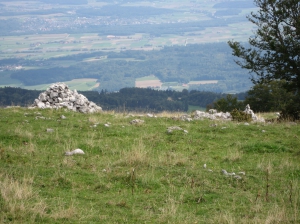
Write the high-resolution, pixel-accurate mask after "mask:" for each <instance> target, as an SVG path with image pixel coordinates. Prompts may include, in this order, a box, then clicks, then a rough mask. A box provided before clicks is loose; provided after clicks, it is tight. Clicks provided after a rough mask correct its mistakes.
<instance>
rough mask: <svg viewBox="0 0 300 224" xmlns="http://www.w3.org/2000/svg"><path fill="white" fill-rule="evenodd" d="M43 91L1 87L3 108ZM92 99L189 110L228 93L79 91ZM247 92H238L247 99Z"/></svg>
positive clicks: (133, 107)
mask: <svg viewBox="0 0 300 224" xmlns="http://www.w3.org/2000/svg"><path fill="white" fill-rule="evenodd" d="M41 92H42V91H36V90H26V89H21V88H13V87H4V88H0V107H5V106H30V105H32V104H33V102H34V100H35V99H37V98H38V96H39V94H40V93H41ZM78 92H79V93H81V94H83V95H84V96H86V97H87V98H88V99H89V100H90V101H93V102H95V103H96V104H98V105H100V106H101V107H102V109H103V110H115V111H139V112H161V111H181V112H183V111H185V112H187V111H188V108H189V106H191V105H192V106H198V107H202V108H206V107H210V106H211V105H212V104H213V102H215V101H216V100H218V99H220V98H224V97H226V95H225V94H220V93H213V92H205V91H196V90H193V91H187V90H183V91H182V92H176V91H157V90H152V89H141V88H123V89H121V90H120V91H119V92H114V93H109V92H106V91H104V90H102V91H101V92H97V91H78ZM246 95H247V94H246V93H240V94H237V95H235V96H236V97H237V98H238V99H239V100H244V99H245V97H246Z"/></svg>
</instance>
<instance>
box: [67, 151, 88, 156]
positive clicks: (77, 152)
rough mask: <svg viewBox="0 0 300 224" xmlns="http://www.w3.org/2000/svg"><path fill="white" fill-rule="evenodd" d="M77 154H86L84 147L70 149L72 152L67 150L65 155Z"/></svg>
mask: <svg viewBox="0 0 300 224" xmlns="http://www.w3.org/2000/svg"><path fill="white" fill-rule="evenodd" d="M75 154H81V155H82V154H85V153H84V151H83V150H82V149H74V150H73V151H70V152H66V153H65V156H72V155H75Z"/></svg>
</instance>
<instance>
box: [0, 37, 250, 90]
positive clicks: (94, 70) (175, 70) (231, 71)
mask: <svg viewBox="0 0 300 224" xmlns="http://www.w3.org/2000/svg"><path fill="white" fill-rule="evenodd" d="M103 56H106V57H107V59H106V60H97V61H94V62H82V61H83V59H85V58H91V57H94V58H100V57H103ZM63 61H76V62H77V64H76V65H73V66H69V67H60V66H57V64H62V62H63ZM10 62H14V63H18V64H21V65H22V64H23V65H26V66H35V63H36V62H32V61H29V60H28V61H26V60H24V59H19V62H17V61H16V59H11V60H10V61H9V60H2V61H1V60H0V65H1V64H2V65H3V64H5V63H10ZM39 63H41V62H39ZM42 63H44V64H45V65H47V67H50V68H47V69H34V70H19V71H15V72H13V73H12V74H11V78H13V79H18V80H20V81H21V82H22V83H24V84H25V85H28V86H32V85H39V84H45V83H53V82H64V81H67V80H72V79H79V78H95V79H97V81H98V82H100V87H99V88H98V89H96V90H98V91H101V90H102V89H103V90H107V91H118V90H120V89H121V88H125V87H134V86H135V79H136V78H141V77H144V76H149V75H155V76H156V77H157V78H159V79H160V80H161V81H162V82H178V83H188V82H190V81H201V80H218V84H213V85H209V84H207V85H195V86H194V87H192V88H193V89H195V90H201V91H213V92H219V93H221V92H230V91H233V90H234V91H235V92H244V91H247V90H248V89H250V87H251V85H252V83H251V82H250V80H249V74H248V72H247V71H246V70H243V69H241V68H240V67H239V66H237V65H236V64H235V62H234V58H233V56H232V55H231V50H230V48H229V46H228V45H227V44H226V43H213V44H195V45H187V46H170V47H164V48H163V49H162V50H159V51H158V50H153V51H134V50H124V51H121V52H93V53H86V54H77V55H70V56H65V57H60V58H52V59H48V60H43V61H42ZM189 90H191V89H189Z"/></svg>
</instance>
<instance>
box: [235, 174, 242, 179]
mask: <svg viewBox="0 0 300 224" xmlns="http://www.w3.org/2000/svg"><path fill="white" fill-rule="evenodd" d="M233 178H235V179H237V180H241V179H242V177H241V176H239V175H234V176H233Z"/></svg>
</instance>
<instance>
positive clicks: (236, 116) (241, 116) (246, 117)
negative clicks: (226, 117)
mask: <svg viewBox="0 0 300 224" xmlns="http://www.w3.org/2000/svg"><path fill="white" fill-rule="evenodd" d="M230 114H231V116H232V120H234V121H248V122H249V121H251V119H252V118H251V114H246V113H245V112H243V111H239V110H237V109H234V110H232V111H231V113H230Z"/></svg>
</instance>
